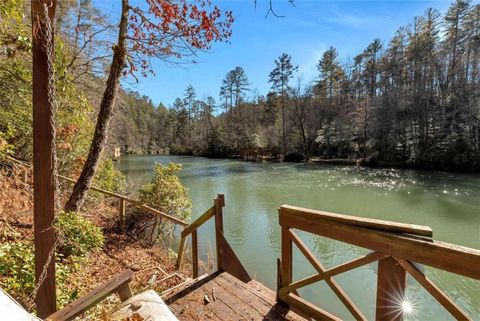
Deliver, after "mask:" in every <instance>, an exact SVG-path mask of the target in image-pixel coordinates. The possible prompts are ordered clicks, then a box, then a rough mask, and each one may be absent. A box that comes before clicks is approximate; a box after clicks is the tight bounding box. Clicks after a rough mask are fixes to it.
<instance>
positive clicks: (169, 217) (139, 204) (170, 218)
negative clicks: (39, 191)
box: [57, 175, 188, 226]
mask: <svg viewBox="0 0 480 321" xmlns="http://www.w3.org/2000/svg"><path fill="white" fill-rule="evenodd" d="M57 177H59V178H61V179H63V180H66V181H68V182H71V183H76V180H74V179H71V178H69V177H66V176H63V175H57ZM90 189H91V190H92V191H96V192H99V193H102V194H105V195H108V196H111V197H116V198H118V199H120V200H124V201H126V202H128V203H131V204H133V205H135V206H137V207H140V208H141V209H143V210H145V211H147V212H150V213H151V214H154V215H157V216H160V217H161V218H164V219H166V220H168V221H170V222H172V223H174V224H178V225H181V226H187V225H188V223H187V222H185V221H183V220H181V219H178V218H176V217H174V216H172V215H169V214H166V213H163V212H162V211H159V210H157V209H154V208H153V207H150V206H148V205H146V204H143V203H142V202H140V201H137V200H134V199H132V198H129V197H127V196H125V195H121V194H118V193H114V192H110V191H106V190H104V189H101V188H98V187H95V186H91V187H90ZM123 210H124V209H123Z"/></svg>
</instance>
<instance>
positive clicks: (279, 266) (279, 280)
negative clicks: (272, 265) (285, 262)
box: [275, 258, 283, 301]
mask: <svg viewBox="0 0 480 321" xmlns="http://www.w3.org/2000/svg"><path fill="white" fill-rule="evenodd" d="M282 286H283V283H282V260H280V258H277V291H276V293H275V301H278V300H280V289H281V288H282Z"/></svg>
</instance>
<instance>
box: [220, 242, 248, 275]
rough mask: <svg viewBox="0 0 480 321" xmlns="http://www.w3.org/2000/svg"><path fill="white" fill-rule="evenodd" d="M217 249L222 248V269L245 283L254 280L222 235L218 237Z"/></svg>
mask: <svg viewBox="0 0 480 321" xmlns="http://www.w3.org/2000/svg"><path fill="white" fill-rule="evenodd" d="M217 247H218V248H220V251H221V253H222V265H221V267H220V269H221V270H222V271H225V272H228V273H230V274H231V275H233V276H234V277H236V278H237V279H239V280H242V281H243V282H245V283H247V282H249V281H250V280H251V279H252V278H251V277H250V275H249V274H248V272H247V270H245V268H244V267H243V265H242V263H241V262H240V260H239V259H238V257H237V255H236V254H235V252H234V251H233V249H232V248H231V247H230V244H228V242H227V240H226V239H225V238H224V237H223V235H222V234H219V235H218V237H217Z"/></svg>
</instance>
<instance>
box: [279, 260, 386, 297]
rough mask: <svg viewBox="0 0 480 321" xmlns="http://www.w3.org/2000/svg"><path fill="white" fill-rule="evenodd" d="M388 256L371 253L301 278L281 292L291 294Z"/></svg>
mask: <svg viewBox="0 0 480 321" xmlns="http://www.w3.org/2000/svg"><path fill="white" fill-rule="evenodd" d="M387 256H388V255H385V254H382V253H378V252H372V253H369V254H366V255H364V256H361V257H359V258H357V259H353V260H351V261H348V262H345V263H342V264H339V265H337V266H334V267H332V268H330V269H328V270H325V272H323V273H319V274H315V275H312V276H309V277H306V278H303V279H301V280H298V281H295V282H292V283H290V284H289V285H288V286H285V287H283V288H282V291H285V292H292V291H294V290H297V289H299V288H301V287H305V286H308V285H310V284H313V283H315V282H319V281H322V280H323V279H325V278H327V277H333V276H335V275H338V274H341V273H344V272H348V271H350V270H353V269H356V268H358V267H360V266H363V265H366V264H370V263H372V262H375V261H378V260H380V259H383V258H385V257H387Z"/></svg>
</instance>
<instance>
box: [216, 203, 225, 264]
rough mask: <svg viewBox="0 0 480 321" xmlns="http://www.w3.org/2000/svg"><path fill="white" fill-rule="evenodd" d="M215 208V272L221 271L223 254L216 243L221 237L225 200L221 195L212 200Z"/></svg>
mask: <svg viewBox="0 0 480 321" xmlns="http://www.w3.org/2000/svg"><path fill="white" fill-rule="evenodd" d="M213 202H214V206H215V239H216V241H217V246H216V250H217V270H221V269H222V264H223V253H222V248H221V247H220V246H219V244H218V242H219V240H220V237H222V236H223V207H224V206H225V198H224V196H223V194H218V196H217V198H216V199H214V200H213Z"/></svg>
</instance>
